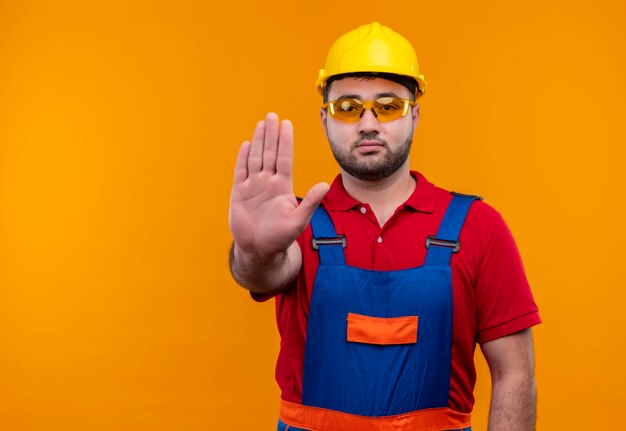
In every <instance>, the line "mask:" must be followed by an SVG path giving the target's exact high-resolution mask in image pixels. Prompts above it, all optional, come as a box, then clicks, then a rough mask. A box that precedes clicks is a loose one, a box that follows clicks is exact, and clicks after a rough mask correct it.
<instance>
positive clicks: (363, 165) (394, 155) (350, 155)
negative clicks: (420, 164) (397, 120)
mask: <svg viewBox="0 0 626 431" xmlns="http://www.w3.org/2000/svg"><path fill="white" fill-rule="evenodd" d="M365 140H375V141H377V142H378V143H380V144H381V145H382V147H383V148H384V150H386V151H385V152H384V157H383V159H375V158H374V157H369V156H368V155H367V154H364V155H362V156H361V160H359V158H358V157H357V156H356V155H355V154H354V152H353V150H354V149H355V148H356V147H357V146H358V145H359V144H360V143H361V142H362V141H365ZM412 142H413V134H412V133H411V134H410V135H409V136H407V138H406V139H405V140H404V142H402V144H400V146H399V147H398V148H397V149H396V150H395V151H394V150H391V149H390V148H389V144H388V143H387V141H384V140H381V139H377V138H376V135H373V134H367V135H363V136H362V137H361V138H360V139H359V140H358V141H356V142H354V143H353V144H352V145H351V146H350V150H349V151H343V150H341V149H340V148H339V147H338V146H337V145H335V143H334V142H333V141H330V148H331V150H332V151H333V155H334V156H335V160H337V163H339V166H341V168H342V169H343V170H344V171H346V172H347V173H349V174H350V175H352V176H353V177H355V178H358V179H360V180H362V181H380V180H382V179H385V178H387V177H389V176H391V175H392V174H394V173H395V172H396V171H397V170H398V169H400V167H401V166H402V165H404V163H405V162H406V161H407V159H408V158H409V153H410V151H411V143H412Z"/></svg>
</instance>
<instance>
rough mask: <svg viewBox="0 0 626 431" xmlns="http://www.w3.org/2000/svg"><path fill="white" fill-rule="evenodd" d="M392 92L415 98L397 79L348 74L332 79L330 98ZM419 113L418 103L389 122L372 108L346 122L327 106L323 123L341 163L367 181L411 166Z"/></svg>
mask: <svg viewBox="0 0 626 431" xmlns="http://www.w3.org/2000/svg"><path fill="white" fill-rule="evenodd" d="M388 96H396V97H400V98H404V99H410V98H411V94H410V92H409V90H408V89H407V88H406V87H404V86H403V85H401V84H398V83H396V82H393V81H389V80H386V79H382V78H372V79H363V78H344V79H341V80H338V81H334V82H333V83H332V86H331V88H330V91H329V93H328V100H330V101H333V100H337V99H340V98H343V97H349V98H356V99H360V100H374V99H378V98H380V97H388ZM418 117H419V107H418V106H415V107H412V108H411V109H410V110H409V113H408V114H407V115H406V116H404V117H401V118H398V119H396V120H393V121H388V122H379V121H378V120H377V118H376V116H375V115H374V113H373V112H372V111H371V110H366V111H365V112H364V113H363V116H362V117H361V118H360V119H359V120H358V121H357V122H354V123H346V122H342V121H340V120H337V119H335V118H332V117H331V116H329V115H328V112H327V110H326V109H324V108H322V110H321V119H322V125H323V126H324V129H325V131H326V136H327V137H328V141H329V143H330V147H331V149H332V151H333V154H334V156H335V159H336V160H337V163H339V166H340V167H341V169H342V170H343V171H345V172H347V173H348V174H349V175H352V176H353V177H355V178H358V179H360V180H363V181H378V180H382V179H384V178H387V177H389V176H390V175H392V174H394V173H395V172H396V171H398V169H400V168H401V167H403V166H404V165H406V166H408V157H409V152H410V149H411V142H412V141H413V132H414V130H415V126H416V125H417V120H418Z"/></svg>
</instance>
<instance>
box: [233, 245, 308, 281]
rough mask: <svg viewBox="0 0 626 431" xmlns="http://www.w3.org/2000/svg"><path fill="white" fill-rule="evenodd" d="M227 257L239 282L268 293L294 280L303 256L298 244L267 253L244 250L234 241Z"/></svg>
mask: <svg viewBox="0 0 626 431" xmlns="http://www.w3.org/2000/svg"><path fill="white" fill-rule="evenodd" d="M229 260H230V272H231V274H232V276H233V278H234V279H235V281H237V283H238V284H239V285H241V286H242V287H245V288H246V289H248V290H250V291H251V292H255V293H270V292H276V291H280V290H282V289H284V288H285V287H287V286H288V285H289V283H291V282H292V281H293V280H294V279H295V277H296V275H297V274H298V271H299V270H300V266H301V262H302V256H301V253H300V248H299V247H298V244H297V243H293V244H292V245H291V246H290V247H289V248H288V249H287V250H285V251H284V252H281V253H277V254H273V255H267V256H262V255H259V254H256V253H251V252H243V251H242V250H241V249H239V248H238V247H237V245H236V244H235V243H233V245H232V246H231V249H230V259H229Z"/></svg>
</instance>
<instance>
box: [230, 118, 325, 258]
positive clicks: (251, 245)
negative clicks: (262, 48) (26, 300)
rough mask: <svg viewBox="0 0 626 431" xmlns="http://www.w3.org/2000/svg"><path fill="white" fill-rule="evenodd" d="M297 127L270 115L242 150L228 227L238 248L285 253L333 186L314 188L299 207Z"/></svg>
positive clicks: (238, 160) (258, 253)
mask: <svg viewBox="0 0 626 431" xmlns="http://www.w3.org/2000/svg"><path fill="white" fill-rule="evenodd" d="M292 172H293V127H292V125H291V122H290V121H288V120H283V121H282V123H281V124H280V129H279V124H278V116H277V115H276V114H273V113H270V114H268V115H267V117H266V120H265V121H260V122H259V123H258V124H257V127H256V130H255V131H254V136H253V138H252V141H251V142H250V141H245V142H244V143H243V144H242V145H241V148H240V150H239V154H238V156H237V163H236V166H235V179H234V183H233V189H232V193H231V198H230V213H229V223H230V229H231V232H232V234H233V237H234V239H235V243H236V245H237V247H239V248H240V250H241V251H243V252H245V253H254V254H257V255H259V256H269V255H274V254H277V253H281V252H284V251H285V250H287V249H288V248H289V246H290V245H291V244H293V242H294V241H295V240H296V238H297V237H298V235H300V233H302V231H303V230H304V228H305V227H306V225H307V223H308V222H309V219H310V218H311V215H312V214H313V211H314V210H315V208H316V207H317V206H318V205H319V203H320V202H321V200H322V198H323V197H324V195H325V194H326V192H327V191H328V188H329V186H328V184H326V183H319V184H316V185H315V186H313V187H312V188H311V189H310V190H309V192H308V193H307V194H306V196H305V198H304V199H303V200H302V202H301V203H300V204H298V201H297V200H296V197H295V195H294V193H293V178H292Z"/></svg>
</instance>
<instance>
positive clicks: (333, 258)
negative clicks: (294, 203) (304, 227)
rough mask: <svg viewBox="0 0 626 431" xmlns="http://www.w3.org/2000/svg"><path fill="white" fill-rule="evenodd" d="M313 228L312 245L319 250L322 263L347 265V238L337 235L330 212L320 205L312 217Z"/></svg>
mask: <svg viewBox="0 0 626 431" xmlns="http://www.w3.org/2000/svg"><path fill="white" fill-rule="evenodd" d="M311 229H312V230H313V239H312V243H313V244H312V245H313V248H314V249H316V250H318V251H319V254H320V265H345V264H346V258H345V257H344V254H343V249H344V247H345V246H346V238H345V237H344V236H343V235H337V232H335V226H334V225H333V221H332V220H331V219H330V216H329V215H328V212H326V210H325V209H324V208H322V207H321V206H318V207H317V209H316V210H315V212H314V213H313V217H311Z"/></svg>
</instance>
